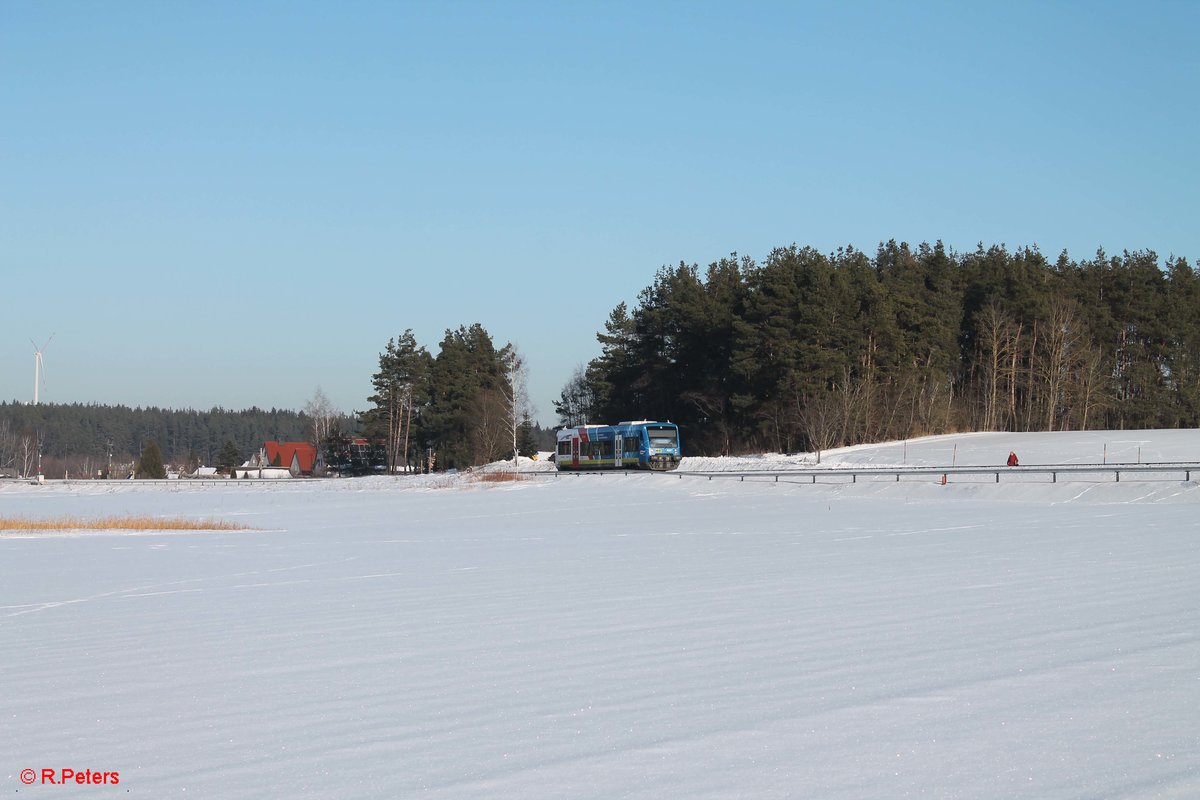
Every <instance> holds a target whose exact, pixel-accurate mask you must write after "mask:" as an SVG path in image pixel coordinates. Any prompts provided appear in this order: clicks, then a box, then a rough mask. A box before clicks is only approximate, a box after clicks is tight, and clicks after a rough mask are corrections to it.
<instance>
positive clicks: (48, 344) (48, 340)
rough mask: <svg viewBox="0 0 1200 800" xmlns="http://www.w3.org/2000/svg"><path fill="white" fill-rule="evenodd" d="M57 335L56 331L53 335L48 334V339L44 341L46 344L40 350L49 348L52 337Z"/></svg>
mask: <svg viewBox="0 0 1200 800" xmlns="http://www.w3.org/2000/svg"><path fill="white" fill-rule="evenodd" d="M57 334H58V331H55V332H54V333H52V334H50V338H49V339H47V340H46V343H45V344H44V345H42V350H45V349H46V348H47V347H49V346H50V343H51V342H53V341H54V337H55V336H56V335H57Z"/></svg>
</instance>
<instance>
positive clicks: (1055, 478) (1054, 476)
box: [1050, 472, 1058, 483]
mask: <svg viewBox="0 0 1200 800" xmlns="http://www.w3.org/2000/svg"><path fill="white" fill-rule="evenodd" d="M1050 482H1051V483H1058V473H1057V472H1051V473H1050Z"/></svg>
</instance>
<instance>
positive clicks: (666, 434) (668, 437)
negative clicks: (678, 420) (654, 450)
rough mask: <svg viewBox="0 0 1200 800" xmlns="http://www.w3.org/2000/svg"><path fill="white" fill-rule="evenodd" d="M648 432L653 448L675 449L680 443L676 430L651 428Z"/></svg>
mask: <svg viewBox="0 0 1200 800" xmlns="http://www.w3.org/2000/svg"><path fill="white" fill-rule="evenodd" d="M646 432H647V433H648V434H649V435H650V446H651V447H674V446H675V443H676V442H677V441H678V436H677V434H676V432H675V429H674V428H650V429H648V430H647V431H646Z"/></svg>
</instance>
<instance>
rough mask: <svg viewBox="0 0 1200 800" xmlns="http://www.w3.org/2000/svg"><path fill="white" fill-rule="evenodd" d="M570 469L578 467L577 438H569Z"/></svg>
mask: <svg viewBox="0 0 1200 800" xmlns="http://www.w3.org/2000/svg"><path fill="white" fill-rule="evenodd" d="M571 469H579V440H578V439H571Z"/></svg>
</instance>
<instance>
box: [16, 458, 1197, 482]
mask: <svg viewBox="0 0 1200 800" xmlns="http://www.w3.org/2000/svg"><path fill="white" fill-rule="evenodd" d="M1193 473H1196V474H1197V475H1198V476H1200V461H1180V462H1161V463H1153V464H1135V463H1128V464H1035V465H1030V466H1019V467H1007V466H1002V467H986V466H962V467H958V466H949V467H946V466H943V467H936V466H935V467H906V466H899V467H897V466H891V467H803V468H792V469H779V470H765V469H745V470H682V469H675V470H670V471H664V472H660V471H645V470H630V469H598V470H575V471H572V470H562V471H559V470H521V471H518V472H517V473H516V474H519V475H521V476H523V477H528V478H561V477H579V476H596V477H600V476H604V475H646V476H654V477H656V478H666V477H677V478H679V479H680V480H683V479H684V478H707V479H708V480H710V481H711V480H713V479H716V478H730V479H734V478H736V479H737V480H738V481H739V482H745V481H746V480H747V479H749V480H751V481H771V482H774V483H780V482H786V483H808V484H816V483H858V482H859V481H860V480H863V481H873V482H880V481H890V482H894V483H900V482H901V481H902V480H904V479H905V478H929V477H932V478H935V479H939V478H940V479H941V481H940V482H942V483H950V482H951V480H950V479H951V478H952V477H955V476H960V477H971V476H974V477H979V476H988V477H991V478H993V481H992V482H995V483H1000V482H1001V480H1000V479H1001V477H1002V476H1003V477H1005V478H1008V479H1019V478H1020V477H1022V476H1046V477H1047V478H1048V482H1049V483H1058V482H1059V481H1060V480H1063V481H1083V480H1092V481H1093V482H1095V481H1097V480H1104V481H1106V482H1107V481H1108V480H1109V479H1111V481H1112V482H1114V483H1120V482H1121V476H1122V475H1125V476H1145V477H1143V478H1141V480H1144V481H1167V480H1182V481H1185V482H1190V481H1191V480H1192V474H1193ZM1096 476H1101V478H1100V479H1097V478H1096ZM310 480H325V479H292V480H285V479H279V478H239V479H236V480H231V479H221V478H188V479H168V480H151V479H142V480H111V481H99V480H92V479H71V480H54V481H49V480H48V481H46V482H47V483H51V482H53V483H55V484H67V485H71V484H80V485H92V486H94V485H97V484H105V483H109V484H115V485H133V486H147V485H150V486H205V487H208V486H212V487H214V488H216V487H233V486H246V487H249V486H263V485H275V486H287V485H292V486H295V485H297V484H298V483H304V482H307V481H310ZM332 480H339V479H332ZM347 480H353V479H352V478H350V479H347ZM31 482H32V481H30V480H29V479H28V478H0V483H31ZM971 482H973V483H978V482H980V481H978V480H976V481H971Z"/></svg>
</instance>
